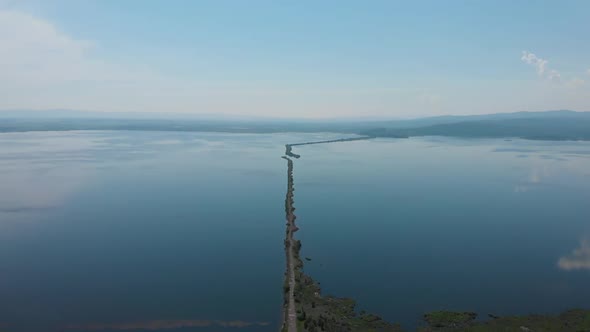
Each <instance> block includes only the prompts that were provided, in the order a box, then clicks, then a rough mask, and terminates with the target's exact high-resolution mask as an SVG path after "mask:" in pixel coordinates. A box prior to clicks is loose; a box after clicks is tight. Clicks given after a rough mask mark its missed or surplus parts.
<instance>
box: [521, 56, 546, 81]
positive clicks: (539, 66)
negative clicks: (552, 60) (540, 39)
mask: <svg viewBox="0 0 590 332" xmlns="http://www.w3.org/2000/svg"><path fill="white" fill-rule="evenodd" d="M520 60H522V61H524V62H525V63H527V64H529V65H532V66H534V67H535V69H536V70H537V74H538V75H539V76H543V75H544V74H545V71H546V70H547V63H549V61H547V60H545V59H541V58H539V57H538V56H536V55H535V54H533V53H531V52H528V51H522V56H521V57H520Z"/></svg>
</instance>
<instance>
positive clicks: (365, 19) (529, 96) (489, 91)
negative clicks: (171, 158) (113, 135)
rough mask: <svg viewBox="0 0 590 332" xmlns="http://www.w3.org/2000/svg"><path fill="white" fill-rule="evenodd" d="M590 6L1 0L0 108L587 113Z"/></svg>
mask: <svg viewBox="0 0 590 332" xmlns="http://www.w3.org/2000/svg"><path fill="white" fill-rule="evenodd" d="M589 10H590V3H589V2H586V1H562V2H551V1H542V2H538V3H537V4H536V5H535V6H531V5H530V4H529V3H524V2H523V3H513V2H510V1H499V2H493V3H481V2H478V3H473V2H465V1H453V2H445V3H440V2H435V1H425V2H420V3H401V2H389V1H375V2H371V3H370V4H366V3H355V2H352V1H339V2H332V1H326V2H321V3H317V2H312V1H302V2H298V3H281V2H272V1H254V2H248V3H236V2H225V1H200V2H191V1H178V2H173V3H168V2H166V3H164V2H157V1H126V2H119V1H95V0H87V1H67V0H57V1H52V2H51V3H49V2H46V1H41V0H23V1H10V0H0V50H1V51H0V71H1V72H2V73H3V75H2V76H1V77H0V97H1V98H0V110H1V109H13V110H14V109H76V110H92V111H103V112H126V113H130V112H142V113H144V112H145V113H150V112H154V114H155V113H166V114H196V115H214V116H228V115H231V116H236V117H265V118H289V119H293V118H295V119H312V118H318V119H322V118H323V119H330V118H341V117H342V118H387V119H410V118H419V117H426V116H439V115H468V114H489V113H508V112H519V111H544V110H560V109H573V110H582V111H583V110H590V85H589V82H588V80H589V79H590V61H589V60H588V59H590V46H588V44H587V43H583V42H581V41H583V40H585V39H586V38H587V36H586V34H587V31H590V22H588V20H587V19H586V13H588V11H589ZM548 18H550V19H548Z"/></svg>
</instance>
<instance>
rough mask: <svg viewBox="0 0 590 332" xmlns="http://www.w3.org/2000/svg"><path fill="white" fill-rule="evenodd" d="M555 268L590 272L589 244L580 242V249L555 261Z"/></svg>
mask: <svg viewBox="0 0 590 332" xmlns="http://www.w3.org/2000/svg"><path fill="white" fill-rule="evenodd" d="M557 266H558V267H559V268H560V269H562V270H566V271H571V270H590V242H588V240H582V242H581V244H580V247H579V248H577V249H575V250H574V251H573V252H572V254H571V255H568V256H563V257H561V258H560V259H559V261H557Z"/></svg>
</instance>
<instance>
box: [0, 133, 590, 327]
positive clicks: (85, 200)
mask: <svg viewBox="0 0 590 332" xmlns="http://www.w3.org/2000/svg"><path fill="white" fill-rule="evenodd" d="M336 137H339V135H335V134H276V135H236V134H209V133H156V132H154V133H146V132H70V133H60V132H54V133H19V134H1V135H0V184H1V186H0V330H2V328H5V329H6V331H10V332H19V331H22V332H33V331H35V332H36V331H48V332H50V331H63V330H67V331H72V332H75V331H85V330H94V331H100V330H101V329H102V330H107V329H116V328H118V329H122V328H127V329H130V328H138V329H139V328H143V329H144V330H147V329H152V330H165V328H171V327H177V328H189V329H190V330H191V331H192V330H203V331H217V330H219V331H226V330H240V331H276V330H277V327H278V325H279V322H280V319H281V304H282V282H283V272H284V267H285V262H284V251H283V237H284V227H285V223H284V195H285V190H286V163H285V161H284V160H282V159H280V156H281V155H282V153H283V152H284V146H283V145H284V144H285V143H288V142H291V143H292V142H301V141H308V140H317V139H324V138H325V139H331V138H336ZM295 152H296V153H299V154H301V155H302V157H301V159H298V160H296V161H295V171H294V174H295V188H296V192H295V206H296V207H297V211H296V214H297V216H298V222H299V225H300V227H301V231H300V232H298V233H297V236H298V237H299V238H300V239H301V240H302V242H303V249H302V250H303V252H302V253H303V255H304V256H308V257H310V258H312V261H311V262H307V263H306V270H307V271H308V272H309V273H310V274H311V275H312V276H313V277H314V278H316V279H317V280H318V281H320V282H321V283H322V285H323V289H324V292H325V293H326V294H329V293H332V294H335V295H338V296H348V297H354V298H356V299H357V300H358V302H359V307H360V308H363V309H367V310H369V311H373V312H375V313H377V314H379V315H381V316H383V317H384V318H388V319H390V320H393V321H398V322H401V323H403V324H405V325H406V326H415V325H416V324H417V323H418V321H419V319H420V315H421V313H423V312H425V311H429V310H434V309H457V310H473V311H478V312H480V313H481V314H482V315H485V314H487V313H494V314H497V315H502V314H507V313H528V312H556V311H559V310H562V309H566V308H571V307H586V308H589V307H590V248H588V245H587V244H585V242H584V241H588V239H590V204H588V202H589V199H590V143H579V142H533V141H522V140H514V141H504V140H472V141H466V140H456V139H440V138H424V139H409V140H373V141H357V142H349V143H334V144H327V145H311V146H303V147H296V148H295ZM575 250H577V253H574V251H575Z"/></svg>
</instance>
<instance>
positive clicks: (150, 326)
mask: <svg viewBox="0 0 590 332" xmlns="http://www.w3.org/2000/svg"><path fill="white" fill-rule="evenodd" d="M270 324H271V323H270V322H246V321H242V320H233V321H221V320H151V321H144V322H131V323H116V324H88V325H72V326H68V327H66V329H67V330H76V331H104V330H117V331H125V330H149V331H159V330H168V329H186V328H209V327H224V328H234V329H236V328H245V327H253V326H269V325H270Z"/></svg>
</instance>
